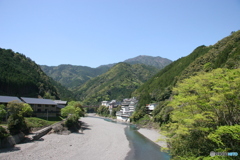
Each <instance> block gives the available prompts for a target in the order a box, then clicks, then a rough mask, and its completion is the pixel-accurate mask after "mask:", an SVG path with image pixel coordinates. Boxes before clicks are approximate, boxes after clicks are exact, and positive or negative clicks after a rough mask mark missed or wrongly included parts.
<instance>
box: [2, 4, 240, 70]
mask: <svg viewBox="0 0 240 160" xmlns="http://www.w3.org/2000/svg"><path fill="white" fill-rule="evenodd" d="M239 17H240V1H239V0H0V47H1V48H5V49H12V50H13V51H15V52H19V53H22V54H24V55H26V56H27V57H29V58H31V59H32V60H33V61H35V62H36V63H37V64H41V65H49V66H56V65H59V64H72V65H82V66H90V67H98V66H100V65H103V64H109V63H116V62H120V61H124V60H126V59H128V58H133V57H136V56H138V55H149V56H161V57H164V58H168V59H171V60H177V59H178V58H180V57H183V56H187V55H188V54H190V53H191V52H192V51H193V50H194V49H195V48H196V47H198V46H200V45H207V46H208V45H213V44H215V43H216V42H217V41H219V40H221V39H222V38H224V37H226V36H228V35H230V33H231V31H237V30H239V29H240V18H239Z"/></svg>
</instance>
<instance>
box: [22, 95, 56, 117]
mask: <svg viewBox="0 0 240 160" xmlns="http://www.w3.org/2000/svg"><path fill="white" fill-rule="evenodd" d="M21 100H22V101H23V102H24V103H27V104H29V105H30V106H31V107H32V109H33V116H36V117H56V116H57V103H55V102H54V101H53V100H51V99H41V98H27V97H21Z"/></svg>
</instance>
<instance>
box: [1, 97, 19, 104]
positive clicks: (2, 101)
mask: <svg viewBox="0 0 240 160" xmlns="http://www.w3.org/2000/svg"><path fill="white" fill-rule="evenodd" d="M11 101H17V102H19V103H20V102H22V101H21V100H20V99H19V98H18V97H13V96H0V104H3V105H5V106H7V104H8V103H9V102H11Z"/></svg>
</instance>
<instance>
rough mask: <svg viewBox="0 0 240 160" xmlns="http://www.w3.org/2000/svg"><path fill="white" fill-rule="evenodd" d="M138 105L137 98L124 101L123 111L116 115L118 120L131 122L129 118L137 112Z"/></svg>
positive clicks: (122, 104)
mask: <svg viewBox="0 0 240 160" xmlns="http://www.w3.org/2000/svg"><path fill="white" fill-rule="evenodd" d="M137 103H138V100H137V99H136V98H135V97H133V98H130V99H127V98H126V99H124V100H123V102H122V103H121V110H120V111H118V112H117V113H116V116H117V120H120V121H125V122H129V121H130V119H129V118H130V117H131V115H132V114H133V112H134V111H135V108H136V106H137Z"/></svg>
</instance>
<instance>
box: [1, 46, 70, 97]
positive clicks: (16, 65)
mask: <svg viewBox="0 0 240 160" xmlns="http://www.w3.org/2000/svg"><path fill="white" fill-rule="evenodd" d="M0 72H1V74H0V95H8V96H21V97H24V96H25V97H38V96H39V95H40V96H42V97H44V96H47V97H48V98H49V97H52V98H56V99H59V98H65V99H66V98H69V97H71V96H72V93H69V91H67V90H66V89H65V88H63V87H62V86H61V85H60V84H58V83H56V82H54V81H53V80H52V79H51V78H49V77H48V76H47V75H46V74H45V73H44V72H43V71H42V70H41V68H40V67H39V66H38V65H37V64H36V63H35V62H34V61H32V60H31V59H30V58H27V57H26V56H24V55H23V54H20V53H18V52H16V53H15V52H13V51H12V50H10V49H7V50H6V49H2V48H0ZM54 84H55V85H54ZM59 91H64V93H63V92H62V93H60V92H59Z"/></svg>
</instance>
